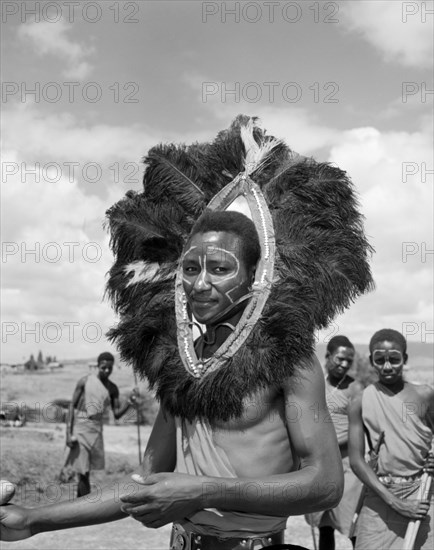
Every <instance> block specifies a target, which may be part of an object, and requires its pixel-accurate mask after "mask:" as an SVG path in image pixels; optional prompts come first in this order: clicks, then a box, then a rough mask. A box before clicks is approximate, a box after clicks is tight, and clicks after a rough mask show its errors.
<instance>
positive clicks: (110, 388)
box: [107, 380, 119, 397]
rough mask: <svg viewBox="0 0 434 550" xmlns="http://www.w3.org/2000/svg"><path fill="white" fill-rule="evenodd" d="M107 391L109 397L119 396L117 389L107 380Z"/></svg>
mask: <svg viewBox="0 0 434 550" xmlns="http://www.w3.org/2000/svg"><path fill="white" fill-rule="evenodd" d="M107 391H108V392H109V394H110V396H111V397H118V396H119V388H118V387H117V385H116V384H115V383H114V382H112V381H111V380H107Z"/></svg>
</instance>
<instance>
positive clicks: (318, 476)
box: [123, 358, 343, 528]
mask: <svg viewBox="0 0 434 550" xmlns="http://www.w3.org/2000/svg"><path fill="white" fill-rule="evenodd" d="M284 397H285V412H286V420H287V430H288V436H289V439H290V443H291V447H292V449H293V451H294V454H295V455H296V456H295V457H294V458H295V459H296V458H297V457H298V458H299V459H300V463H301V465H300V469H299V470H297V471H293V472H290V473H286V474H279V475H270V476H267V477H263V478H260V479H258V478H220V477H205V476H191V475H185V474H157V475H151V476H149V477H148V479H147V480H145V487H144V488H143V490H142V491H139V492H138V493H137V494H135V495H133V496H131V497H127V498H124V499H123V500H124V502H126V506H125V508H124V509H125V510H127V511H128V512H129V513H131V514H132V516H133V517H135V518H136V519H137V520H139V521H141V522H143V523H144V524H145V525H146V526H148V527H155V528H157V527H161V526H162V525H165V524H166V523H170V522H171V521H176V520H180V519H182V518H183V517H186V516H189V515H191V514H192V513H194V512H196V511H198V510H202V509H204V508H219V509H227V510H237V511H242V512H252V513H258V514H264V515H277V516H285V515H286V516H289V515H299V514H305V513H309V512H314V511H317V510H325V509H328V508H332V507H334V506H336V504H338V502H339V500H340V498H341V496H342V491H343V472H342V461H341V457H340V453H339V448H338V444H337V439H336V434H335V431H334V428H333V424H332V423H331V422H327V418H328V411H327V406H326V402H325V388H324V378H323V375H322V372H321V368H320V365H319V363H318V360H317V359H316V358H314V359H312V361H311V364H310V365H309V366H308V367H307V368H305V369H300V371H299V372H298V373H297V375H296V376H294V377H292V378H291V379H290V380H288V381H287V383H286V384H285V386H284ZM258 444H260V442H258ZM270 452H273V450H272V449H270ZM252 486H254V489H255V494H257V495H259V496H258V497H255V498H252Z"/></svg>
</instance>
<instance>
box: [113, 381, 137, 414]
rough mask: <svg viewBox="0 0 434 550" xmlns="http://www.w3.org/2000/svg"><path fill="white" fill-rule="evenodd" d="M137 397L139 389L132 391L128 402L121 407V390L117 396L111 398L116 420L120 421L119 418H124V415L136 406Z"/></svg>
mask: <svg viewBox="0 0 434 550" xmlns="http://www.w3.org/2000/svg"><path fill="white" fill-rule="evenodd" d="M116 389H117V387H116ZM137 395H138V390H137V388H134V389H133V390H131V392H130V394H129V396H128V399H127V401H125V403H124V404H123V405H122V406H121V405H120V403H119V390H118V391H117V393H116V396H115V397H112V398H111V407H112V411H113V416H114V417H115V420H119V418H122V416H124V414H125V413H126V412H127V411H128V409H129V408H130V407H133V406H135V405H136V401H137Z"/></svg>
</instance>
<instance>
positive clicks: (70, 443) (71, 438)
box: [66, 434, 78, 449]
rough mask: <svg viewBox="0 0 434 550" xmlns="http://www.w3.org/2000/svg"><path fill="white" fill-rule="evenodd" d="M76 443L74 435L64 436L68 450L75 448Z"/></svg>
mask: <svg viewBox="0 0 434 550" xmlns="http://www.w3.org/2000/svg"><path fill="white" fill-rule="evenodd" d="M77 443H78V440H77V438H76V437H75V435H72V434H68V435H67V436H66V446H67V447H69V448H70V449H72V448H73V447H75V445H77Z"/></svg>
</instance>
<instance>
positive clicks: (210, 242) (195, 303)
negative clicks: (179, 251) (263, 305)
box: [182, 231, 254, 325]
mask: <svg viewBox="0 0 434 550" xmlns="http://www.w3.org/2000/svg"><path fill="white" fill-rule="evenodd" d="M182 270H183V285H184V292H185V294H186V296H187V300H188V303H189V305H190V307H191V310H192V312H193V315H194V317H195V318H196V320H197V321H198V322H199V323H202V324H208V325H212V320H213V318H215V317H216V316H217V315H219V314H220V313H221V312H223V311H224V310H225V309H226V308H227V307H229V306H230V305H231V304H233V303H234V302H236V301H237V300H238V299H239V298H241V297H242V296H245V295H246V294H247V293H248V292H249V286H250V284H251V282H252V280H253V272H254V270H253V269H251V270H248V269H247V267H246V265H245V262H244V260H243V258H242V255H241V240H240V238H239V237H238V236H237V235H235V234H234V233H229V232H226V231H207V232H205V233H197V234H196V235H194V236H193V238H192V239H191V241H190V246H189V247H188V250H187V251H186V252H185V254H184V257H183V259H182ZM229 315H231V314H229ZM222 320H223V319H221V318H219V322H220V321H222ZM225 320H230V317H229V318H228V319H225Z"/></svg>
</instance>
